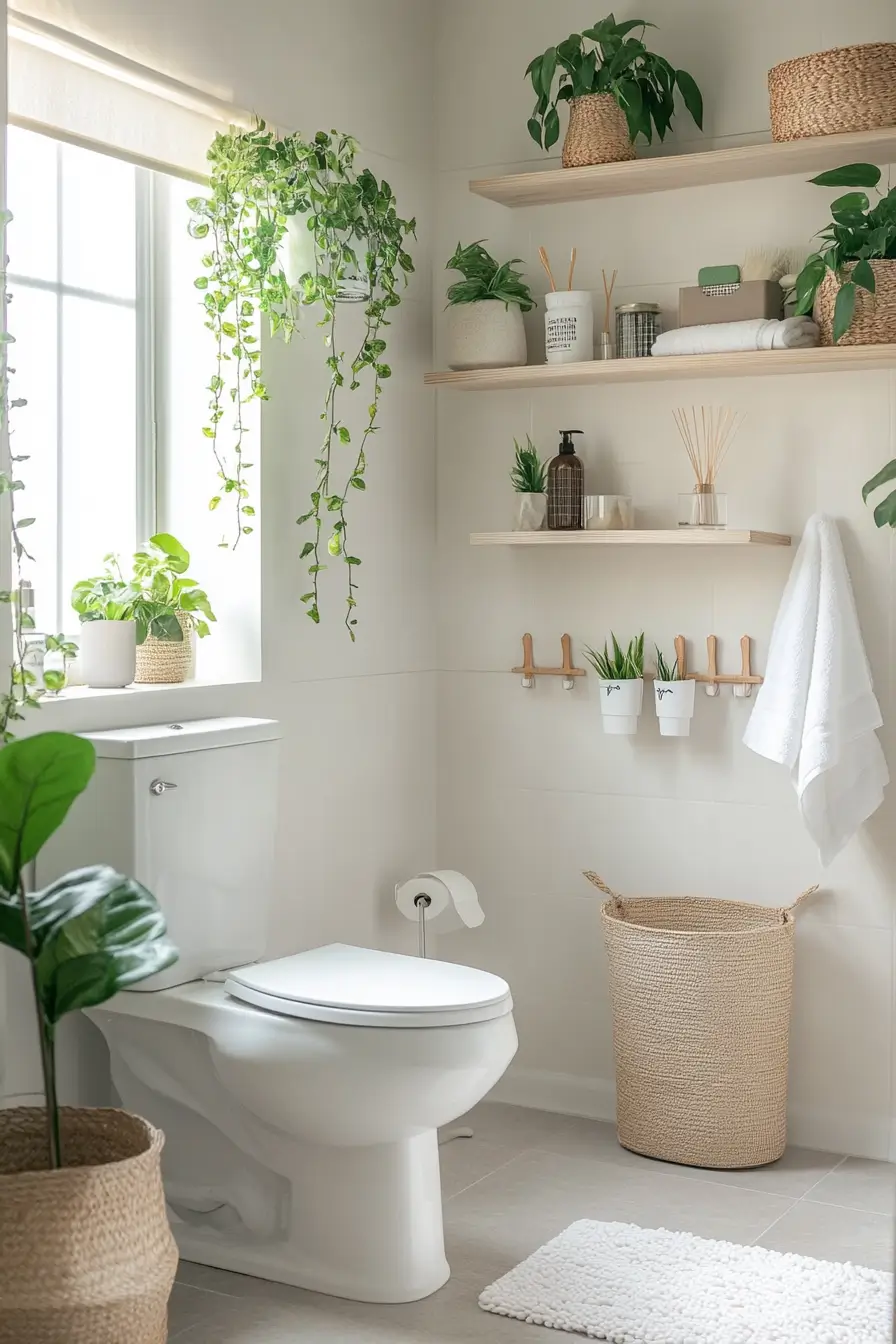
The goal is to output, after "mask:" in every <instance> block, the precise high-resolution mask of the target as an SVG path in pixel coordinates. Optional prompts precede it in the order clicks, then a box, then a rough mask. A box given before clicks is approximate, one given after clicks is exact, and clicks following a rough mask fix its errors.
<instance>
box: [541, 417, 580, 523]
mask: <svg viewBox="0 0 896 1344" xmlns="http://www.w3.org/2000/svg"><path fill="white" fill-rule="evenodd" d="M581 433H582V430H580V429H561V431H560V451H559V453H558V454H557V456H556V457H555V458H552V460H551V463H550V465H549V467H548V489H547V496H548V507H547V515H548V528H549V529H550V530H551V531H552V532H566V531H570V530H575V529H578V530H579V531H581V528H582V496H583V495H584V493H585V468H584V466H583V465H582V459H581V458H580V457H576V447H575V444H574V443H573V441H572V436H573V434H581Z"/></svg>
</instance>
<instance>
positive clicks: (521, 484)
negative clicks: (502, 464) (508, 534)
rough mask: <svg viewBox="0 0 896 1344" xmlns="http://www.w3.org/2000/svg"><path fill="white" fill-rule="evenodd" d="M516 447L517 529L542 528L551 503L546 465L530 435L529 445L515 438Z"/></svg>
mask: <svg viewBox="0 0 896 1344" xmlns="http://www.w3.org/2000/svg"><path fill="white" fill-rule="evenodd" d="M513 446H514V448H515V449H516V453H515V456H514V462H513V469H512V470H511V473H510V481H511V484H512V485H513V488H514V490H515V491H516V498H517V512H516V521H515V523H514V531H516V532H540V531H541V530H542V528H543V527H544V515H545V509H546V507H547V496H546V494H545V465H544V463H543V462H542V460H541V458H540V457H539V456H538V449H537V448H536V447H535V444H534V443H533V442H532V440H531V438H530V437H529V435H528V434H527V435H526V444H525V447H524V446H523V445H522V444H521V443H519V442H518V440H517V439H514V441H513Z"/></svg>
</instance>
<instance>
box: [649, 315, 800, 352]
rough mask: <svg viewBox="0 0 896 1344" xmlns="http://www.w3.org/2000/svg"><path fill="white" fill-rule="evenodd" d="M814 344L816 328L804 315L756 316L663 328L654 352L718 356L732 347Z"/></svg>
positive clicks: (795, 347) (781, 347)
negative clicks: (748, 319)
mask: <svg viewBox="0 0 896 1344" xmlns="http://www.w3.org/2000/svg"><path fill="white" fill-rule="evenodd" d="M817 344H818V327H817V326H816V325H815V323H814V322H813V321H812V320H811V318H808V317H785V318H784V320H783V321H781V320H779V319H778V318H774V317H756V318H751V319H750V321H748V322H715V323H712V324H711V325H708V326H705V327H678V329H677V330H676V331H664V332H663V334H662V336H658V337H657V339H656V340H655V341H654V343H653V350H652V352H651V353H652V354H654V355H719V354H724V353H727V352H729V351H732V350H805V349H806V348H807V347H809V346H813V345H817Z"/></svg>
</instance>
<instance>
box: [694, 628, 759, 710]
mask: <svg viewBox="0 0 896 1344" xmlns="http://www.w3.org/2000/svg"><path fill="white" fill-rule="evenodd" d="M717 655H718V640H717V639H716V636H715V635H707V638H706V664H707V666H706V672H689V671H688V668H687V649H686V645H685V638H684V635H677V636H676V638H675V656H676V659H677V661H678V675H679V677H680V678H681V680H682V681H685V680H687V681H699V682H702V683H703V684H704V685H705V688H706V694H707V695H718V694H719V687H720V686H731V687H732V688H733V690H734V694H735V695H736V696H737V697H738V698H739V699H743V698H744V697H745V696H750V695H752V693H753V687H754V686H761V685H762V680H763V679H762V677H757V676H755V675H754V673H753V671H752V669H751V667H750V636H749V635H744V636H743V638H742V639H741V641H740V667H741V670H740V676H739V677H733V676H726V675H725V673H721V672H719V670H718V656H717Z"/></svg>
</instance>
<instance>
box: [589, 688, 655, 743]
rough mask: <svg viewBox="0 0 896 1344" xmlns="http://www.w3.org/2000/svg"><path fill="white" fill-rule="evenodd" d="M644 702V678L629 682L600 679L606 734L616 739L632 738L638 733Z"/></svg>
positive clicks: (601, 707)
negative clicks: (639, 717)
mask: <svg viewBox="0 0 896 1344" xmlns="http://www.w3.org/2000/svg"><path fill="white" fill-rule="evenodd" d="M643 702H644V681H643V678H641V677H638V678H637V679H635V678H632V679H631V680H629V681H625V680H622V679H621V678H620V679H619V680H616V681H605V680H604V679H603V677H601V679H600V712H601V714H602V715H603V721H604V732H605V733H610V734H611V735H612V736H614V737H631V736H633V734H634V733H636V732H637V731H638V716H639V715H640V713H641V705H642V704H643Z"/></svg>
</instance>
